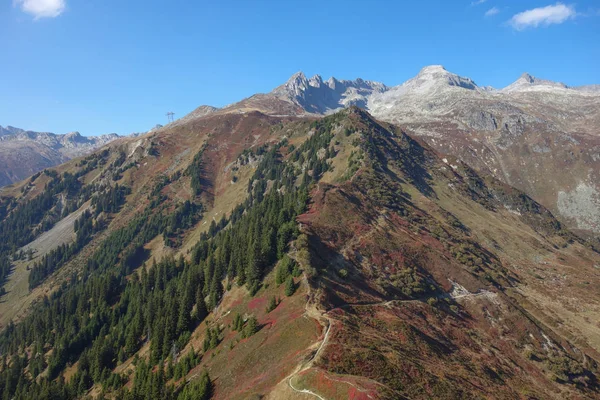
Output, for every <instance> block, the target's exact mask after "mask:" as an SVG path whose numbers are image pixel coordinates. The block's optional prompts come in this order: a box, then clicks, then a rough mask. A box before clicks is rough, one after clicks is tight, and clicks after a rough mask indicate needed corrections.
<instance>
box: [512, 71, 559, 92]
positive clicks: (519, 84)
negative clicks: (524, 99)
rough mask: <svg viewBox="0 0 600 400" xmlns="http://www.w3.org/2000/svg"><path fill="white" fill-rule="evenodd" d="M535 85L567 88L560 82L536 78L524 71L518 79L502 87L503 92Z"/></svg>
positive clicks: (515, 90) (526, 88) (516, 90)
mask: <svg viewBox="0 0 600 400" xmlns="http://www.w3.org/2000/svg"><path fill="white" fill-rule="evenodd" d="M534 86H537V87H540V88H542V87H545V88H558V89H569V87H568V86H567V85H565V84H564V83H562V82H554V81H551V80H547V79H540V78H536V77H535V76H533V75H531V74H529V73H527V72H524V73H523V74H521V76H520V77H519V79H517V80H516V81H515V82H513V83H512V84H510V85H508V86H507V87H505V88H504V89H502V90H503V91H505V92H518V91H523V90H529V89H530V88H532V87H534Z"/></svg>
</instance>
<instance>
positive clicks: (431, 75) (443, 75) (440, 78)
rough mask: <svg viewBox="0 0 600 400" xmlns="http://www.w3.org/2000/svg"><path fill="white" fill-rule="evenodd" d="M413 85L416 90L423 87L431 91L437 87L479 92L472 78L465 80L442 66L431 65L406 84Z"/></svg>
mask: <svg viewBox="0 0 600 400" xmlns="http://www.w3.org/2000/svg"><path fill="white" fill-rule="evenodd" d="M409 83H410V84H411V86H414V87H415V88H416V87H418V86H422V87H423V88H424V89H430V88H433V87H435V86H458V87H461V88H463V89H469V90H477V89H478V87H477V85H476V84H475V82H473V80H472V79H471V78H465V77H462V76H459V75H457V74H453V73H452V72H448V71H447V70H446V68H444V67H443V66H442V65H429V66H427V67H424V68H423V69H421V71H419V74H418V75H417V76H416V77H414V78H413V79H411V80H409V81H407V82H406V83H405V84H409Z"/></svg>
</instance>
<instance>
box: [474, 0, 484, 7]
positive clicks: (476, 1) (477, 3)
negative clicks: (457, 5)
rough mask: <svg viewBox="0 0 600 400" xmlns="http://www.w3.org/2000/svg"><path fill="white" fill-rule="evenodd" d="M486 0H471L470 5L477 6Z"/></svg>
mask: <svg viewBox="0 0 600 400" xmlns="http://www.w3.org/2000/svg"><path fill="white" fill-rule="evenodd" d="M486 1H487V0H475V1H472V2H471V5H472V6H478V5H480V4H483V3H485V2H486Z"/></svg>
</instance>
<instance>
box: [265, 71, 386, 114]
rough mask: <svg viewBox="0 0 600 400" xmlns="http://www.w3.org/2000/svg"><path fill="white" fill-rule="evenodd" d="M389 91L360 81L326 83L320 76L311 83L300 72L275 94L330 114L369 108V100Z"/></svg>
mask: <svg viewBox="0 0 600 400" xmlns="http://www.w3.org/2000/svg"><path fill="white" fill-rule="evenodd" d="M386 90H387V87H386V86H385V85H384V84H382V83H379V82H373V81H365V80H362V79H360V78H359V79H356V80H353V81H348V80H338V79H336V78H334V77H331V78H329V79H328V80H327V81H326V82H324V81H323V79H322V78H321V76H319V75H315V76H313V77H312V78H310V79H307V78H306V76H305V75H304V74H303V73H302V72H298V73H296V74H294V75H292V77H291V78H290V79H289V80H288V81H287V82H286V83H285V84H283V85H281V86H279V87H278V88H276V89H275V90H274V91H273V92H272V94H273V95H275V96H277V97H278V98H280V99H284V100H288V101H290V102H292V103H294V104H297V105H298V106H300V107H302V108H303V109H304V110H306V111H307V112H309V113H313V114H329V113H332V112H335V111H336V110H339V109H341V108H345V107H349V106H358V107H362V108H365V107H366V104H367V100H368V98H369V96H371V95H372V94H374V93H382V92H385V91H386Z"/></svg>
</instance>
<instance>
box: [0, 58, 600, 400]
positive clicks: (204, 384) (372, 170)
mask: <svg viewBox="0 0 600 400" xmlns="http://www.w3.org/2000/svg"><path fill="white" fill-rule="evenodd" d="M599 99H600V96H599V95H598V90H597V88H596V87H584V88H569V87H567V86H566V85H563V84H559V83H554V82H550V81H544V80H539V79H536V78H533V77H531V76H530V75H523V76H522V77H521V78H519V79H518V80H517V81H516V82H515V83H514V84H512V85H510V86H508V87H507V88H504V89H500V90H496V89H493V88H489V87H479V86H478V85H477V84H476V83H475V82H473V81H472V80H471V79H468V78H464V77H460V76H458V75H455V74H452V73H450V72H448V71H446V70H445V69H444V68H443V67H440V66H430V67H426V68H424V69H423V70H421V72H420V73H419V74H418V75H417V76H416V77H415V78H413V79H411V80H409V81H407V82H405V83H404V84H402V85H399V86H396V87H388V86H385V85H383V84H380V83H376V82H371V81H365V80H362V79H357V80H355V81H345V80H337V79H334V78H331V79H329V80H327V81H324V80H323V79H322V78H320V77H318V76H315V77H313V78H310V79H308V78H306V76H304V75H303V74H302V73H298V74H295V75H294V76H292V77H291V78H290V80H289V81H288V82H286V83H285V84H283V85H281V86H279V87H277V88H275V89H274V90H273V91H272V92H270V93H265V94H256V95H254V96H251V97H249V98H247V99H243V100H241V101H240V102H237V103H234V104H232V105H229V106H226V107H223V108H216V107H211V106H200V107H198V108H197V109H196V110H194V111H193V112H192V113H190V114H188V115H187V116H185V117H183V118H181V119H179V120H176V121H174V122H172V123H170V124H168V125H166V126H164V127H160V128H158V129H154V130H152V131H150V132H148V133H146V134H143V135H138V136H131V137H121V138H116V139H115V140H112V141H110V142H109V143H107V144H106V145H105V146H103V147H101V148H99V149H96V150H94V151H92V152H91V153H89V154H87V155H84V156H81V157H76V158H74V159H71V160H68V161H66V162H64V163H62V164H60V165H57V166H55V167H52V168H46V169H44V170H43V171H40V172H37V173H35V174H34V175H32V176H31V177H29V178H27V179H25V180H22V181H19V182H16V183H14V184H12V185H9V186H6V187H4V188H2V189H0V329H2V331H0V332H1V333H0V356H1V360H0V393H3V396H4V397H6V398H24V399H25V398H55V399H81V398H87V397H92V398H111V399H112V398H119V399H125V400H130V399H131V400H137V399H154V398H160V399H168V400H170V399H173V400H175V399H177V400H187V399H202V400H205V399H209V398H216V399H260V398H264V399H291V400H296V399H298V400H302V399H307V398H320V399H328V400H331V399H348V398H353V399H361V400H367V399H372V400H373V399H382V400H384V399H385V400H387V399H431V398H435V399H458V398H460V399H463V398H465V399H475V398H490V399H557V400H558V399H595V398H599V397H600V364H599V363H600V325H598V321H599V320H600V292H598V290H597V288H598V287H599V285H600V241H599V240H598V214H597V210H598V207H597V204H598V203H596V202H597V201H598V198H597V194H598V192H597V191H598V188H597V186H596V185H597V182H599V181H598V179H597V174H598V168H599V166H598V163H599V161H600V160H599V158H598V154H599V152H598V145H599V143H598V140H599V137H598V132H597V127H598V126H600V125H599V124H598V122H599V120H598V118H599V113H600V103H599Z"/></svg>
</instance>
